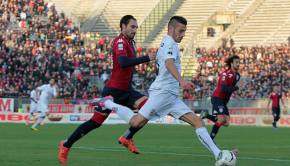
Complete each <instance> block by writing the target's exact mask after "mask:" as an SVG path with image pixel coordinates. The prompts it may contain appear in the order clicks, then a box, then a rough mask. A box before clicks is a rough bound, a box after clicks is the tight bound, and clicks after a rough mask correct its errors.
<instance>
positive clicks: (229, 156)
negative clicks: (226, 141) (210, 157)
mask: <svg viewBox="0 0 290 166" xmlns="http://www.w3.org/2000/svg"><path fill="white" fill-rule="evenodd" d="M236 162H237V158H236V156H235V154H234V153H233V152H231V151H229V150H222V151H221V152H220V153H219V155H218V157H217V161H216V163H215V166H235V165H236Z"/></svg>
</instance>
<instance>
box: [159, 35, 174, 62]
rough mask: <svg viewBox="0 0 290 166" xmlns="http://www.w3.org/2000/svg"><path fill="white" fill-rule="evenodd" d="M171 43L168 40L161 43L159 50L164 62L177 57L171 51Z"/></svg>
mask: <svg viewBox="0 0 290 166" xmlns="http://www.w3.org/2000/svg"><path fill="white" fill-rule="evenodd" d="M173 44H174V43H173V42H172V41H169V40H164V42H162V43H161V46H160V48H161V49H162V52H163V56H164V60H166V59H174V60H176V58H177V55H176V53H175V52H174V49H173Z"/></svg>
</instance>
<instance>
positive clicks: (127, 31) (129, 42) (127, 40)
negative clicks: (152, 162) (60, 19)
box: [58, 15, 155, 164]
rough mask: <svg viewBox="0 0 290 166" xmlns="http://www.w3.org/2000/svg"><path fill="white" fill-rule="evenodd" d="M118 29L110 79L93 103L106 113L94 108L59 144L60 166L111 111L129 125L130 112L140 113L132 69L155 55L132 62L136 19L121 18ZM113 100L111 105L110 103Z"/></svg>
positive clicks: (140, 99)
mask: <svg viewBox="0 0 290 166" xmlns="http://www.w3.org/2000/svg"><path fill="white" fill-rule="evenodd" d="M120 29H121V33H120V34H119V36H118V37H116V38H115V39H114V40H113V42H112V53H113V57H112V58H113V69H112V74H111V78H110V80H109V81H108V82H107V83H106V85H105V87H104V89H103V92H102V96H103V97H104V98H103V99H102V100H98V99H97V101H96V103H98V104H101V105H102V104H103V105H102V106H104V105H106V108H107V109H104V110H103V109H101V108H100V107H96V110H95V112H94V115H93V116H92V118H91V119H90V120H88V121H86V122H84V123H83V124H81V125H80V126H79V127H78V128H77V129H76V130H75V131H74V132H73V133H72V134H71V136H70V137H69V138H68V139H67V140H65V141H61V142H60V143H59V152H58V160H59V162H60V163H61V164H66V163H67V157H68V153H69V150H70V148H71V147H72V145H73V144H74V143H75V142H76V141H78V140H79V139H80V138H81V137H82V136H84V135H86V134H87V133H89V132H91V131H92V130H94V129H96V128H98V127H100V126H101V125H102V124H103V122H104V121H105V120H106V118H107V117H108V116H109V114H110V113H111V110H114V111H116V113H117V114H118V115H119V116H120V117H121V118H122V119H125V120H126V119H127V121H129V118H128V117H131V116H133V114H134V113H133V112H132V111H131V109H134V110H135V109H140V108H141V107H142V106H143V105H144V103H145V102H146V100H147V97H146V96H145V95H143V94H141V93H139V92H138V91H136V90H134V89H133V88H132V86H131V82H132V76H133V71H134V66H135V65H138V64H141V63H145V62H149V61H150V60H154V59H155V55H147V56H142V57H139V58H136V50H135V42H134V40H133V39H134V37H135V34H136V31H137V29H138V24H137V20H136V18H134V17H133V16H132V15H125V16H123V17H122V18H121V20H120ZM110 96H112V97H110ZM113 98H114V102H115V103H114V102H113V101H112V100H113ZM93 102H94V101H93ZM116 103H117V104H116ZM122 105H124V106H122ZM126 106H127V107H126ZM128 107H129V108H128ZM130 108H131V109H130ZM134 132H137V131H134ZM125 141H126V140H125ZM121 142H122V140H121ZM122 143H124V144H130V146H129V150H130V151H131V152H133V153H136V154H138V153H139V150H138V149H137V148H135V146H134V143H133V142H132V141H126V142H122Z"/></svg>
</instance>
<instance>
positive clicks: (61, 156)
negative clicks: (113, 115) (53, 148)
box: [58, 107, 111, 164]
mask: <svg viewBox="0 0 290 166" xmlns="http://www.w3.org/2000/svg"><path fill="white" fill-rule="evenodd" d="M106 111H108V110H106ZM110 112H111V111H108V112H104V111H102V110H101V108H99V107H96V109H95V112H94V114H93V116H92V118H91V119H90V120H88V121H86V122H84V123H83V124H81V125H80V126H79V127H78V128H77V129H76V130H75V131H74V132H73V133H72V134H71V135H70V136H69V137H68V139H67V140H65V141H61V142H60V143H59V149H58V161H59V162H60V163H61V164H66V163H67V157H68V153H69V150H70V148H71V147H72V145H73V144H74V143H75V142H77V141H78V140H79V139H81V138H82V137H83V136H85V135H86V134H88V133H89V132H91V131H92V130H94V129H96V128H98V127H100V126H101V125H102V124H103V122H104V121H105V120H106V118H107V117H108V116H109V114H110Z"/></svg>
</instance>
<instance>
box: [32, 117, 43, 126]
mask: <svg viewBox="0 0 290 166" xmlns="http://www.w3.org/2000/svg"><path fill="white" fill-rule="evenodd" d="M44 119H45V116H44V117H43V116H40V117H38V118H37V120H36V122H35V123H34V124H33V125H32V126H31V127H32V128H36V127H37V126H38V125H39V124H40V123H41V122H43V121H44Z"/></svg>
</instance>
